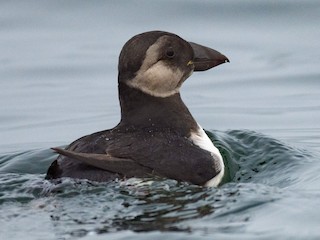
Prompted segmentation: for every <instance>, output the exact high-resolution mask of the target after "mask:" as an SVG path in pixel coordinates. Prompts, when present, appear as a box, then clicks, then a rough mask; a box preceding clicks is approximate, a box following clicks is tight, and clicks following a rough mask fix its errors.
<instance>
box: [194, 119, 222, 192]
mask: <svg viewBox="0 0 320 240" xmlns="http://www.w3.org/2000/svg"><path fill="white" fill-rule="evenodd" d="M189 139H190V140H191V141H192V142H193V143H194V144H195V145H197V146H199V147H200V148H202V149H204V150H207V151H209V152H211V155H212V157H213V158H214V159H215V160H216V161H217V162H216V165H217V168H220V172H219V173H218V174H217V175H216V176H215V177H214V178H212V179H211V180H209V181H208V182H207V183H206V184H205V186H206V187H217V186H218V185H219V183H220V182H221V180H222V178H223V175H224V163H223V159H222V156H221V154H220V152H219V150H218V148H216V147H215V146H214V145H213V143H212V141H211V140H210V139H209V137H208V136H207V134H206V133H205V132H204V130H203V129H202V127H201V126H200V125H199V124H198V129H197V131H196V132H192V133H191V136H190V138H189Z"/></svg>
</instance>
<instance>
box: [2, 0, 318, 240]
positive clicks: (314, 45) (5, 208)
mask: <svg viewBox="0 0 320 240" xmlns="http://www.w3.org/2000/svg"><path fill="white" fill-rule="evenodd" d="M319 23H320V2H319V1H316V0H306V1H300V0H299V1H298V0H279V1H273V0H272V1H267V0H259V1H249V0H246V1H237V0H230V1H209V0H207V1H197V0H188V1H182V0H181V1H178V0H175V1H169V0H165V1H78V0H77V1H75V0H71V1H61V0H59V1H1V2H0V53H1V54H0V92H1V93H0V136H1V137H0V216H1V217H0V226H1V228H0V239H10V240H11V239H12V240H15V239H25V240H29V239H30V240H31V239H32V240H35V239H49V240H50V239H60V240H62V239H84V240H89V239H90V240H98V239H139V240H141V239H161V240H163V239H174V240H175V239H320V228H319V226H320V208H319V199H320V174H319V172H320V57H319V56H320V40H319V39H320V27H319ZM150 30H165V31H169V32H173V33H176V34H178V35H180V36H181V37H183V38H184V39H186V40H188V41H192V42H197V43H199V44H202V45H206V46H209V47H212V48H214V49H216V50H218V51H220V52H222V53H224V54H225V55H226V56H227V57H228V58H229V59H230V61H231V62H230V63H229V64H223V65H221V66H219V67H217V68H215V69H212V70H210V71H206V72H201V73H194V74H193V75H192V76H191V77H190V78H189V79H188V80H187V81H186V82H185V84H184V86H183V87H182V89H181V94H182V98H183V99H184V101H185V103H186V105H187V106H188V107H189V109H190V111H191V112H192V114H193V116H194V117H195V118H196V120H197V121H198V122H199V123H200V124H201V126H202V127H204V128H205V129H206V131H207V134H208V135H209V137H210V138H211V139H212V141H213V142H214V144H215V145H216V146H217V147H218V148H219V149H220V151H221V153H222V155H223V157H224V161H225V164H226V167H227V172H226V176H225V178H224V183H223V184H222V185H221V186H220V187H218V188H204V187H199V186H195V185H191V184H187V183H179V182H176V181H174V180H166V179H129V180H126V181H116V182H111V183H95V182H89V181H75V180H72V179H64V180H62V181H61V182H60V183H58V184H53V183H51V182H49V181H46V180H44V176H45V173H46V170H47V168H48V167H49V165H50V164H51V162H52V161H53V160H54V159H55V158H56V157H57V156H56V154H54V153H53V152H52V150H50V148H51V147H56V146H66V145H68V144H69V143H70V142H72V141H73V140H75V139H77V138H79V137H81V136H84V135H86V134H90V133H93V132H96V131H100V130H103V129H109V128H112V127H114V126H115V125H116V124H117V123H118V121H119V117H120V108H119V103H118V96H117V61H118V55H119V52H120V50H121V48H122V46H123V44H124V43H125V42H126V41H127V40H128V39H129V38H131V37H132V36H133V35H135V34H137V33H141V32H145V31H150Z"/></svg>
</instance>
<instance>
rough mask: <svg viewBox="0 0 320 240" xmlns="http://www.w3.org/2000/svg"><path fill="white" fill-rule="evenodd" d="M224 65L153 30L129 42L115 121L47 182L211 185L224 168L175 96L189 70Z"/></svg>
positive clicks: (75, 146)
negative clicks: (148, 180)
mask: <svg viewBox="0 0 320 240" xmlns="http://www.w3.org/2000/svg"><path fill="white" fill-rule="evenodd" d="M226 61H228V59H227V58H226V57H225V56H224V55H222V54H221V53H219V52H217V51H215V50H213V49H210V48H207V47H204V46H201V45H198V44H195V43H188V42H187V41H185V40H183V39H182V38H180V37H178V36H177V35H175V34H172V33H167V32H161V31H153V32H146V33H142V34H139V35H136V36H134V37H133V38H131V39H130V40H129V41H128V42H127V43H126V44H125V45H124V47H123V49H122V51H121V53H120V57H119V76H118V83H119V85H118V89H119V100H120V106H121V120H120V123H119V124H118V125H117V126H116V127H115V128H113V129H110V130H105V131H101V132H97V133H94V134H91V135H87V136H84V137H82V138H80V139H78V140H76V141H74V142H73V143H71V144H70V145H69V146H68V147H67V148H66V149H65V150H63V149H60V148H54V150H55V151H56V152H57V153H59V154H60V155H59V157H58V158H57V160H55V161H54V162H53V163H52V165H51V166H50V168H49V170H48V173H47V177H46V178H47V179H55V178H61V177H72V178H85V179H89V180H93V181H109V180H113V179H116V178H129V177H147V176H152V175H156V176H162V177H166V178H172V179H176V180H178V181H187V182H190V183H193V184H198V185H204V186H217V185H218V184H219V183H220V182H221V179H222V177H223V175H224V163H223V160H222V157H221V154H220V153H219V150H218V149H217V148H216V147H215V146H214V145H213V143H212V142H211V140H210V139H209V138H208V136H207V135H206V134H205V132H204V131H203V129H202V128H201V127H200V125H199V124H198V123H197V122H196V121H195V119H194V118H193V116H192V115H191V113H190V112H189V110H188V108H187V107H186V105H185V104H184V103H183V101H182V99H181V97H180V93H179V90H180V87H181V85H182V83H183V82H184V81H185V80H186V79H187V78H188V77H189V76H190V75H191V74H192V72H193V71H205V70H207V69H210V68H212V67H214V66H217V65H219V64H222V63H224V62H226Z"/></svg>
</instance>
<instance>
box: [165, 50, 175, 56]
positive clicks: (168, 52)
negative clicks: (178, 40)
mask: <svg viewBox="0 0 320 240" xmlns="http://www.w3.org/2000/svg"><path fill="white" fill-rule="evenodd" d="M166 56H167V57H168V58H173V57H174V51H173V49H172V48H168V49H167V51H166Z"/></svg>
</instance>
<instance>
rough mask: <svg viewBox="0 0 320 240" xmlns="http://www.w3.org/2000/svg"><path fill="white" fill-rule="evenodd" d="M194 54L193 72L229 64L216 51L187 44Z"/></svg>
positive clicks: (194, 44)
mask: <svg viewBox="0 0 320 240" xmlns="http://www.w3.org/2000/svg"><path fill="white" fill-rule="evenodd" d="M189 44H190V45H191V47H192V49H193V52H194V59H193V64H194V71H206V70H208V69H210V68H213V67H215V66H218V65H220V64H222V63H226V62H230V61H229V59H228V58H227V57H226V56H224V55H223V54H221V53H219V52H218V51H216V50H214V49H211V48H208V47H205V46H202V45H199V44H196V43H193V42H189Z"/></svg>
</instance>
